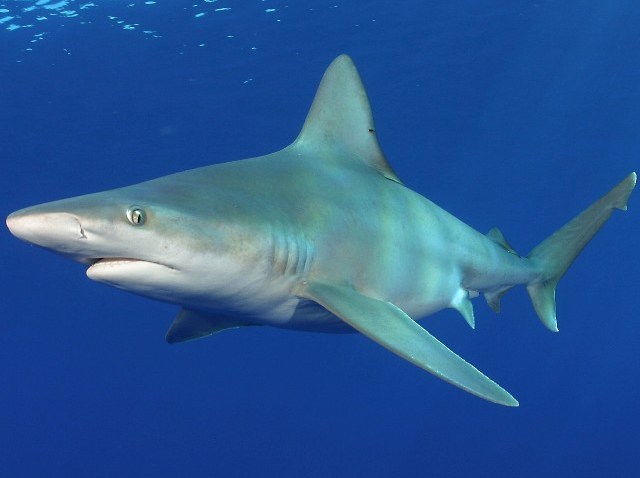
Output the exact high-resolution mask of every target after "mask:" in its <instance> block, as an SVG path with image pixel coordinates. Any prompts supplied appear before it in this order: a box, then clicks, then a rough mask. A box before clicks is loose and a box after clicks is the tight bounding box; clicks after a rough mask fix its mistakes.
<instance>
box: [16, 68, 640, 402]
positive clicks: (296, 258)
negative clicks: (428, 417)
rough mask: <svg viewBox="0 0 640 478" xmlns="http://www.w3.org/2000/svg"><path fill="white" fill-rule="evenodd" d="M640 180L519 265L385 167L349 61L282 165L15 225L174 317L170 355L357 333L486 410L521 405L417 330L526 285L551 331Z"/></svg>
mask: <svg viewBox="0 0 640 478" xmlns="http://www.w3.org/2000/svg"><path fill="white" fill-rule="evenodd" d="M635 183H636V174H635V173H631V174H630V175H628V176H627V177H626V178H625V179H624V180H623V181H622V182H621V183H620V184H618V185H617V186H615V187H614V188H613V189H611V191H609V192H608V193H607V194H606V195H604V196H603V197H602V198H601V199H600V200H598V201H597V202H595V203H594V204H593V205H591V206H590V207H589V208H587V209H586V210H585V211H583V212H582V213H581V214H580V215H578V216H577V217H576V218H574V219H573V220H571V221H570V222H569V223H567V224H566V225H565V226H564V227H562V228H561V229H560V230H558V231H557V232H555V233H554V234H553V235H551V236H550V237H549V238H548V239H546V240H544V241H543V242H542V243H540V245H538V246H537V247H535V248H534V249H533V251H531V253H529V254H528V255H527V256H520V255H519V254H517V253H516V252H515V251H514V249H513V248H512V247H511V246H510V245H509V244H508V243H507V241H506V240H505V239H504V237H503V235H502V234H501V233H500V231H499V230H498V229H492V230H491V231H490V232H489V233H488V234H486V235H485V234H481V233H480V232H477V231H476V230H474V229H472V228H471V227H469V226H467V225H466V224H464V223H463V222H461V221H460V220H458V219H457V218H455V217H454V216H452V215H451V214H449V213H447V212H446V211H444V210H443V209H441V208H440V207H438V206H436V205H435V204H434V203H432V202H431V201H429V200H428V199H426V198H424V197H422V196H420V195H419V194H417V193H416V192H414V191H412V190H410V189H408V188H407V187H405V186H404V185H403V184H402V182H401V180H400V179H399V178H398V176H397V175H396V173H395V172H394V171H393V169H392V168H391V166H390V165H389V164H388V163H387V160H386V158H385V155H384V154H383V152H382V150H381V149H380V146H379V145H378V141H377V139H376V132H375V128H374V124H373V119H372V114H371V109H370V106H369V100H368V98H367V94H366V92H365V89H364V87H363V85H362V82H361V80H360V77H359V75H358V72H357V70H356V68H355V66H354V64H353V62H352V61H351V59H350V58H349V57H348V56H346V55H342V56H340V57H338V58H337V59H335V60H334V61H333V63H331V65H330V66H329V68H328V69H327V71H326V73H325V74H324V77H323V78H322V81H321V83H320V86H319V88H318V91H317V94H316V96H315V99H314V101H313V104H312V106H311V109H310V111H309V113H308V116H307V118H306V120H305V123H304V125H303V128H302V131H301V132H300V134H299V136H298V137H297V139H296V140H295V141H294V142H293V143H292V144H291V145H290V146H288V147H286V148H284V149H282V150H281V151H278V152H276V153H272V154H268V155H266V156H260V157H257V158H250V159H244V160H241V161H234V162H229V163H223V164H217V165H213V166H208V167H203V168H198V169H193V170H190V171H184V172H181V173H177V174H172V175H169V176H165V177H161V178H158V179H154V180H151V181H147V182H143V183H140V184H136V185H133V186H128V187H124V188H120V189H114V190H110V191H105V192H99V193H95V194H89V195H85V196H79V197H75V198H70V199H64V200H60V201H54V202H50V203H46V204H42V205H38V206H33V207H29V208H26V209H22V210H20V211H17V212H14V213H13V214H11V215H10V216H9V217H8V218H7V226H8V227H9V229H10V230H11V232H12V233H13V234H14V235H15V236H16V237H18V238H20V239H23V240H25V241H27V242H30V243H32V244H36V245H38V246H41V247H44V248H46V249H50V250H52V251H55V252H57V253H59V254H62V255H63V256H66V257H68V258H70V259H73V260H75V261H78V262H81V263H83V264H86V265H87V266H88V269H87V276H88V277H89V278H90V279H92V280H95V281H98V282H103V283H105V284H109V285H112V286H114V287H118V288H121V289H124V290H127V291H130V292H133V293H136V294H140V295H143V296H146V297H150V298H153V299H157V300H161V301H165V302H169V303H174V304H178V305H180V306H181V310H180V312H179V314H178V316H177V318H176V319H175V321H174V322H173V324H172V325H171V327H170V329H169V331H168V333H167V337H166V338H167V341H168V342H170V343H173V342H182V341H186V340H191V339H197V338H200V337H205V336H208V335H211V334H214V333H216V332H219V331H221V330H225V329H230V328H237V327H243V326H255V325H271V326H275V327H282V328H288V329H297V330H308V331H321V332H349V331H358V332H361V333H362V334H364V335H365V336H367V337H369V338H371V339H372V340H374V341H376V342H378V343H379V344H381V345H382V346H384V347H386V348H387V349H389V350H391V351H392V352H394V353H396V354H397V355H399V356H400V357H402V358H404V359H406V360H408V361H410V362H412V363H413V364H415V365H417V366H418V367H421V368H423V369H425V370H427V371H428V372H431V373H432V374H434V375H436V376H437V377H440V378H441V379H443V380H445V381H447V382H449V383H451V384H453V385H455V386H457V387H460V388H462V389H463V390H466V391H468V392H471V393H472V394H475V395H477V396H479V397H482V398H484V399H487V400H489V401H492V402H495V403H499V404H502V405H508V406H517V405H518V402H517V401H516V400H515V399H514V398H513V397H512V396H511V395H510V394H509V393H508V392H507V391H506V390H504V389H503V388H502V387H500V386H499V385H498V384H496V383H495V382H494V381H492V380H491V379H489V378H488V377H487V376H485V375H484V374H482V373H481V372H480V371H479V370H478V369H476V368H475V367H474V366H473V365H471V364H469V363H467V362H466V361H465V360H463V359H462V358H461V357H459V356H458V355H456V354H455V353H454V352H452V351H451V350H450V349H449V348H447V347H446V346H445V345H443V344H442V343H441V342H440V341H438V340H437V339H436V338H435V337H434V336H432V335H431V334H430V333H429V332H427V331H426V330H425V329H424V328H422V327H421V326H420V325H419V324H418V323H417V322H416V321H415V320H416V319H419V318H422V317H425V316H427V315H430V314H433V313H434V312H437V311H439V310H441V309H444V308H453V309H456V310H458V311H459V312H460V313H461V314H462V316H463V317H464V319H465V320H466V321H467V322H468V323H469V325H470V326H471V327H474V324H475V321H474V314H473V307H472V303H471V299H472V298H474V297H476V296H478V295H479V294H483V295H484V297H485V298H486V300H487V302H488V303H489V305H490V306H491V308H492V309H494V310H495V311H496V312H497V311H498V310H499V307H500V298H501V297H502V296H503V295H504V294H505V292H507V291H508V290H509V289H510V288H511V287H513V286H515V285H518V284H523V285H525V286H526V288H527V291H528V293H529V295H530V297H531V300H532V302H533V305H534V308H535V311H536V312H537V315H538V316H539V318H540V320H541V321H542V322H543V323H544V325H545V326H547V327H548V328H549V329H551V330H553V331H557V330H558V329H557V326H556V310H555V288H556V284H557V283H558V280H559V279H560V278H561V277H562V275H563V274H564V273H565V271H566V270H567V269H568V268H569V266H570V265H571V263H572V262H573V260H574V259H575V258H576V256H577V255H578V254H579V253H580V251H581V250H582V249H583V247H584V246H585V245H586V244H587V243H588V242H589V240H590V239H591V238H592V237H593V235H594V234H595V233H596V232H597V231H598V229H600V227H601V226H602V225H603V224H604V222H605V221H606V220H607V219H608V218H609V216H610V215H611V212H612V210H613V209H616V208H617V209H623V210H624V209H626V204H627V200H628V198H629V195H630V194H631V191H632V190H633V188H634V186H635Z"/></svg>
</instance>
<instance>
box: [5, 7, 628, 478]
mask: <svg viewBox="0 0 640 478" xmlns="http://www.w3.org/2000/svg"><path fill="white" fill-rule="evenodd" d="M36 3H37V4H39V5H36ZM63 3H65V2H62V3H59V2H55V1H50V2H47V1H40V2H33V1H16V0H14V1H11V0H0V144H1V145H2V153H1V156H0V157H1V158H2V159H1V161H2V172H1V174H0V198H1V201H0V207H1V212H2V214H4V215H6V214H8V213H9V212H11V211H13V210H16V209H19V208H21V207H25V206H28V205H32V204H37V203H40V202H45V201H48V200H53V199H58V198H62V197H67V196H75V195H79V194H83V193H89V192H94V191H98V190H103V189H110V188H114V187H117V186H123V185H127V184H132V183H135V182H138V181H142V180H145V179H150V178H154V177H158V176H161V175H164V174H168V173H170V172H175V171H180V170H184V169H189V168H194V167H197V166H202V165H208V164H212V163H215V162H222V161H228V160H233V159H240V158H244V157H248V156H252V155H259V154H263V153H268V152H272V151H275V150H276V149H278V148H280V147H283V146H285V145H286V144H288V143H289V142H290V141H291V140H292V139H293V138H294V137H295V136H296V134H297V133H298V130H299V128H300V126H301V124H302V121H303V119H304V117H305V114H306V111H307V108H308V106H309V104H310V102H311V99H312V97H313V94H314V91H315V88H316V86H317V84H318V82H319V80H320V77H321V75H322V73H323V71H324V68H325V67H326V66H327V65H328V64H329V62H330V61H331V60H332V59H333V58H334V57H335V56H337V55H338V54H340V53H343V52H347V53H349V54H350V55H351V56H352V57H353V58H354V60H355V62H356V64H357V65H358V67H359V70H360V73H361V74H362V76H363V79H364V82H365V84H366V86H367V88H368V91H369V95H370V98H371V100H372V104H373V109H374V114H375V118H376V126H377V130H378V132H379V137H380V141H381V144H382V146H383V148H384V149H385V152H386V153H387V156H388V157H389V160H390V162H391V163H392V165H393V167H394V168H395V169H396V171H397V172H398V175H399V176H400V177H401V178H402V179H403V180H404V181H405V183H406V184H407V185H408V186H410V187H412V188H413V189H415V190H417V191H419V192H420V193H422V194H424V195H425V196H427V197H429V198H430V199H432V200H434V201H435V202H437V203H438V204H440V205H441V206H443V207H444V208H445V209H447V210H449V211H450V212H452V213H453V214H455V215H457V216H458V217H460V218H461V219H463V220H464V221H466V222H467V223H469V224H470V225H472V226H473V227H475V228H477V229H479V230H482V231H486V230H489V229H490V228H491V227H493V226H496V225H497V226H500V228H501V229H502V231H503V232H504V234H505V236H506V237H507V239H508V240H509V241H510V242H511V243H512V245H513V246H514V247H515V248H516V249H517V250H518V251H519V252H521V253H526V252H527V251H528V250H530V249H531V248H532V247H533V246H534V245H535V244H536V243H538V242H539V241H540V240H541V239H542V238H544V237H546V236H547V235H548V234H549V233H550V232H552V231H553V230H555V229H556V228H557V227H559V226H560V225H561V224H563V223H564V222H565V221H566V220H568V219H569V218H570V217H572V216H573V215H574V214H576V213H577V212H579V211H580V210H581V209H582V208H583V207H585V206H586V205H588V204H589V203H590V202H591V201H593V200H595V199H596V198H597V197H599V196H600V195H601V194H602V193H604V192H605V191H606V190H607V189H608V188H609V187H611V186H612V185H613V184H615V183H616V182H617V181H619V180H621V179H622V178H623V177H624V176H625V175H626V174H628V173H629V172H631V171H633V170H637V169H638V168H639V165H640V163H639V158H640V34H639V33H638V25H639V24H640V3H638V2H636V1H632V0H630V1H618V2H599V1H577V0H569V1H565V2H559V1H545V0H540V1H536V2H532V1H495V2H476V1H441V2H420V1H395V2H389V1H387V2H382V1H371V2H343V1H339V0H337V1H331V2H325V1H306V2H295V1H291V2H283V1H276V0H266V1H258V0H253V1H244V2H241V1H233V0H218V1H216V2H212V1H201V0H197V1H195V2H189V3H187V2H171V1H168V0H157V1H156V2H155V3H153V2H140V1H134V2H129V3H127V2H118V1H101V0H94V2H90V1H87V2H84V3H83V2H78V1H69V2H66V5H63ZM47 7H49V8H47ZM202 13H204V15H200V14H202ZM9 17H12V18H9ZM639 224H640V201H639V200H638V196H637V195H636V196H635V197H632V199H631V201H630V204H629V211H628V212H627V213H624V214H622V213H617V214H615V216H614V217H613V218H612V220H611V221H610V222H609V223H608V224H607V225H606V227H605V228H604V229H603V231H602V232H601V233H600V234H599V235H598V236H597V237H596V239H595V240H594V241H593V243H592V244H590V245H589V247H588V248H587V249H586V251H585V252H584V254H583V255H582V256H581V257H580V258H579V259H578V260H577V261H576V263H575V264H574V266H573V267H572V269H571V270H570V271H569V273H568V274H567V275H566V276H565V278H563V280H562V281H561V282H560V286H559V287H558V292H557V299H558V320H559V327H560V333H559V334H552V333H550V332H548V331H547V330H546V329H545V328H544V327H543V326H542V325H541V324H540V323H539V321H538V320H537V318H536V316H535V313H534V311H533V308H532V307H531V304H530V303H529V300H528V298H527V297H526V293H525V292H524V291H523V290H522V289H517V290H514V291H512V292H510V293H509V294H508V295H507V296H506V297H505V298H504V300H503V303H502V313H501V314H500V315H499V316H496V315H495V314H494V313H493V312H492V311H491V310H490V309H489V308H488V307H487V305H486V304H485V303H484V301H482V300H476V301H475V311H476V321H477V327H476V330H475V331H471V330H470V329H469V328H468V326H467V325H466V324H465V323H464V321H463V319H462V318H461V317H459V315H458V314H457V313H454V312H450V311H445V312H442V313H439V314H437V315H435V316H433V317H430V318H428V319H426V320H425V321H423V322H422V324H423V325H424V326H425V327H427V328H428V329H429V330H430V331H431V332H432V333H434V334H435V335H437V336H438V337H439V338H441V339H442V340H443V341H444V342H445V343H446V344H448V345H449V346H450V347H451V348H452V349H454V350H455V351H457V352H458V353H460V354H461V355H462V356H463V357H465V358H466V359H467V360H469V361H470V362H472V363H474V364H475V365H477V366H478V367H479V368H480V369H481V370H483V371H484V372H486V373H487V374H488V375H489V376H491V377H492V378H494V379H495V380H496V381H498V382H499V383H500V384H502V385H503V386H504V387H505V388H507V389H508V390H509V391H510V392H512V393H513V394H514V395H515V396H516V397H517V398H518V399H519V400H520V403H521V406H520V407H519V408H517V409H508V408H505V407H500V406H497V405H493V404H490V403H487V402H485V401H482V400H480V399H478V398H476V397H473V396H471V395H469V394H466V393H464V392H462V391H460V390H458V389H456V388H454V387H452V386H450V385H447V384H445V383H444V382H442V381H440V380H437V379H436V378H434V377H432V376H431V375H429V374H427V373H425V372H423V371H421V370H419V369H418V368H416V367H414V366H412V365H410V364H408V363H407V362H405V361H403V360H400V359H398V358H397V357H395V356H393V355H392V354H390V353H389V352H387V351H385V350H384V349H382V348H381V347H379V346H377V345H375V344H374V343H372V342H371V341H368V340H366V339H365V338H363V337H361V336H358V335H347V336H345V335H336V336H332V335H324V334H311V333H295V332H287V331H281V330H276V329H268V328H261V329H260V330H239V331H231V332H226V333H223V334H220V335H218V336H215V337H212V338H209V339H204V340H201V341H196V342H192V343H187V344H179V345H173V346H169V345H167V344H166V343H165V342H164V333H165V331H166V329H167V328H168V326H169V324H170V323H171V321H172V319H173V317H174V316H175V314H176V313H177V308H176V307H174V306H170V305H166V304H161V303H156V302H152V301H150V300H147V299H144V298H140V297H136V296H133V295H129V294H126V293H123V292H121V291H117V290H115V289H111V288H108V287H106V286H104V285H100V284H97V283H93V282H91V281H89V280H88V279H87V278H86V277H85V275H84V268H83V267H82V266H81V265H79V264H75V263H71V262H68V261H65V260H64V259H62V258H59V257H57V256H55V255H53V254H50V253H48V252H46V251H42V250H39V249H36V248H33V247H29V246H27V245H25V244H23V243H20V242H19V241H18V240H16V239H15V238H13V237H12V236H11V235H10V234H9V232H8V231H7V230H6V229H5V230H4V231H3V232H2V233H1V234H0V241H1V242H2V244H1V246H0V256H1V267H0V274H1V277H0V281H1V282H0V283H1V284H2V295H1V297H2V305H3V307H2V314H1V315H0V380H1V381H2V386H1V387H0V470H1V471H0V473H1V474H2V476H7V477H30V476H98V477H113V476H126V477H129V476H131V477H139V476H154V477H161V476H190V477H196V476H207V477H209V476H219V477H236V476H238V477H240V476H279V477H281V476H305V477H326V476H345V477H347V476H348V477H390V476H393V477H413V476H435V477H441V476H442V477H448V476H493V477H498V476H505V477H514V476H518V477H540V476H546V477H555V476H563V477H566V476H579V477H588V476H593V477H600V476H609V477H612V476H620V477H628V476H632V475H634V474H635V473H637V450H638V428H639V427H640V411H639V410H640V385H639V384H638V377H639V376H640V359H639V358H638V343H640V328H639V327H638V313H637V311H638V308H639V306H640V299H639V294H638V287H637V284H638V275H639V273H638V270H639V268H640V254H639V252H638V247H637V245H638V238H639V237H640V225H639ZM427 266H428V265H421V264H416V267H427Z"/></svg>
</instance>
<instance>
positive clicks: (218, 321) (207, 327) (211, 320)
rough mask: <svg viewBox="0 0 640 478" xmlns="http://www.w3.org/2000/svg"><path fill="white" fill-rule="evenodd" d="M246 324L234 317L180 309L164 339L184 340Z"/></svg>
mask: <svg viewBox="0 0 640 478" xmlns="http://www.w3.org/2000/svg"><path fill="white" fill-rule="evenodd" d="M243 325H248V324H246V323H243V322H240V321H238V320H236V319H230V318H226V317H216V316H211V315H207V314H204V313H202V312H197V311H194V310H190V309H181V310H180V312H179V313H178V316H177V317H176V318H175V320H174V321H173V323H172V324H171V327H169V330H168V331H167V335H166V340H167V342H168V343H170V344H174V343H177V342H186V341H187V340H195V339H199V338H202V337H207V336H209V335H213V334H215V333H218V332H220V331H222V330H226V329H234V328H237V327H242V326H243Z"/></svg>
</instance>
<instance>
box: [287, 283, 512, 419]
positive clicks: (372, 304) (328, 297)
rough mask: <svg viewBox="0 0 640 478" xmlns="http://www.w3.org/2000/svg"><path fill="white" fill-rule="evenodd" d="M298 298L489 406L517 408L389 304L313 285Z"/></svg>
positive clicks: (334, 287)
mask: <svg viewBox="0 0 640 478" xmlns="http://www.w3.org/2000/svg"><path fill="white" fill-rule="evenodd" d="M298 295H299V296H301V297H304V298H307V299H311V300H313V301H314V302H317V303H318V304H320V305H322V306H323V307H324V308H326V309H327V310H329V311H330V312H331V313H333V314H334V315H336V316H337V317H339V318H340V319H342V320H343V321H345V322H346V323H347V324H349V325H350V326H352V327H353V328H354V329H356V330H358V331H359V332H361V333H362V334H364V335H366V336H367V337H369V338H370V339H373V340H375V341H376V342H378V343H379V344H381V345H383V346H384V347H386V348H387V349H389V350H391V351H392V352H394V353H395V354H397V355H399V356H400V357H402V358H404V359H406V360H408V361H409V362H411V363H413V364H415V365H417V366H418V367H421V368H423V369H425V370H427V371H428V372H431V373H432V374H434V375H436V376H437V377H439V378H441V379H443V380H445V381H447V382H449V383H451V384H453V385H455V386H457V387H460V388H461V389H463V390H466V391H467V392H470V393H472V394H474V395H477V396H479V397H481V398H484V399H486V400H489V401H491V402H495V403H499V404H501V405H507V406H512V407H513V406H518V402H517V400H516V399H515V398H513V397H512V396H511V394H509V392H507V391H506V390H504V389H503V388H502V387H500V385H498V384H497V383H495V382H494V381H493V380H491V379H490V378H488V377H487V376H485V375H484V374H482V372H480V371H479V370H478V369H476V368H475V367H474V366H473V365H471V364H469V363H467V362H465V361H464V360H463V359H462V358H460V357H459V356H458V355H456V354H455V353H454V352H452V351H451V350H449V349H448V348H447V347H446V346H445V345H444V344H442V343H441V342H440V341H439V340H438V339H436V338H435V337H433V336H432V335H431V334H430V333H429V332H427V331H426V330H425V329H423V328H422V327H420V325H418V324H417V323H416V322H415V321H414V320H412V319H411V317H409V316H408V315H407V314H405V313H404V312H403V311H402V310H400V309H399V308H398V307H396V306H395V305H393V304H392V303H390V302H384V301H381V300H377V299H372V298H370V297H367V296H364V295H362V294H360V293H359V292H357V291H356V290H355V289H353V288H351V287H347V286H338V285H331V284H324V283H317V282H315V283H308V284H306V285H305V286H304V288H303V290H301V291H300V292H299V294H298Z"/></svg>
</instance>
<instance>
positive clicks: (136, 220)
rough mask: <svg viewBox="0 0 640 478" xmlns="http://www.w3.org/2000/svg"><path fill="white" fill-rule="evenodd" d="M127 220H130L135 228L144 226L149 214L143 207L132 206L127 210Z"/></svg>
mask: <svg viewBox="0 0 640 478" xmlns="http://www.w3.org/2000/svg"><path fill="white" fill-rule="evenodd" d="M127 219H129V222H130V223H131V224H133V225H134V226H142V225H143V224H144V222H145V221H146V220H147V214H146V213H145V212H144V209H142V208H141V207H138V206H130V207H129V208H128V209H127Z"/></svg>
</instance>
